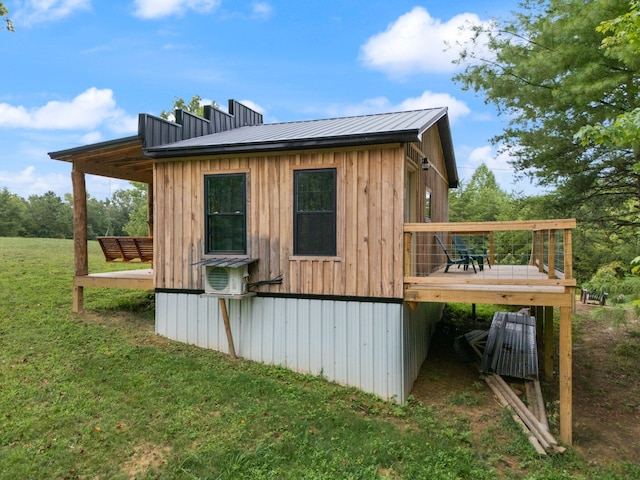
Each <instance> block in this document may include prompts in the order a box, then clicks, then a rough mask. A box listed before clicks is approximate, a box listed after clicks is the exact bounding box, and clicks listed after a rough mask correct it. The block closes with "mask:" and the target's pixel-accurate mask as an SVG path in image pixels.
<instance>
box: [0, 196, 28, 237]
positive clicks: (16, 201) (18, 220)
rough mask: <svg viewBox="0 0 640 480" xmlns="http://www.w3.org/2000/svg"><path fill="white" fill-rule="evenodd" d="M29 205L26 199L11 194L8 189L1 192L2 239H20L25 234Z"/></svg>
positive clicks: (0, 218) (0, 227)
mask: <svg viewBox="0 0 640 480" xmlns="http://www.w3.org/2000/svg"><path fill="white" fill-rule="evenodd" d="M26 211H27V205H26V202H25V201H24V199H23V198H22V197H20V196H18V195H16V194H14V193H9V190H8V189H7V187H4V188H3V189H2V190H0V237H19V236H20V235H22V234H24V232H25V226H24V222H25V215H26Z"/></svg>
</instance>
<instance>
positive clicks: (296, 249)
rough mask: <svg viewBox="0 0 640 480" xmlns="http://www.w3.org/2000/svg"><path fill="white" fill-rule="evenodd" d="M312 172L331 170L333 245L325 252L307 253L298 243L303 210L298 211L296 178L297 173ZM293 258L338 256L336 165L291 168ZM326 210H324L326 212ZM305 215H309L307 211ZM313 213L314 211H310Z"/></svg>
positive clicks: (297, 176)
mask: <svg viewBox="0 0 640 480" xmlns="http://www.w3.org/2000/svg"><path fill="white" fill-rule="evenodd" d="M313 172H317V173H320V172H331V173H333V210H332V211H331V214H332V217H333V227H334V228H333V245H332V247H333V248H332V249H331V251H326V252H309V253H301V252H300V250H299V245H298V240H299V239H298V221H299V216H300V215H302V214H303V212H299V211H298V195H297V193H298V190H297V187H298V178H299V175H302V174H305V173H313ZM292 180H293V181H292V185H293V189H292V190H293V205H292V210H293V245H292V250H293V255H292V257H293V258H296V259H308V258H313V257H317V258H322V259H328V258H339V257H338V168H337V167H336V166H322V165H317V166H316V165H314V166H313V167H311V168H295V169H293V179H292ZM326 213H327V212H324V214H326ZM306 215H309V212H307V214H306ZM311 215H314V213H311ZM315 215H323V213H315Z"/></svg>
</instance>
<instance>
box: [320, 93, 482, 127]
mask: <svg viewBox="0 0 640 480" xmlns="http://www.w3.org/2000/svg"><path fill="white" fill-rule="evenodd" d="M439 107H448V109H449V111H448V113H449V120H450V122H451V123H455V122H457V121H458V120H459V119H460V118H462V117H464V116H465V115H468V114H469V113H470V112H471V110H470V109H469V107H468V106H467V104H466V103H464V102H463V101H461V100H458V99H457V98H455V97H453V96H451V95H449V94H448V93H437V92H430V91H429V90H425V91H424V92H423V93H422V94H421V95H420V96H418V97H411V98H407V99H405V100H403V101H401V102H400V103H393V102H391V101H390V100H389V99H388V98H387V97H384V96H380V97H373V98H367V99H365V100H363V101H362V102H360V103H358V104H353V105H335V104H334V105H331V106H329V107H328V108H326V109H324V110H323V113H324V114H325V115H329V116H332V117H337V116H353V115H369V114H373V113H384V112H400V111H405V110H422V109H425V108H439Z"/></svg>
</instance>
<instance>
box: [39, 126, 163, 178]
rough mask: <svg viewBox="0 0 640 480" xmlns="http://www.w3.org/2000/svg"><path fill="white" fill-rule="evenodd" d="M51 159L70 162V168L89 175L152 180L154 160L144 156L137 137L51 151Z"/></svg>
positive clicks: (140, 142)
mask: <svg viewBox="0 0 640 480" xmlns="http://www.w3.org/2000/svg"><path fill="white" fill-rule="evenodd" d="M49 157H50V158H52V159H53V160H61V161H64V162H70V163H72V164H73V169H74V170H75V171H79V172H82V173H88V174H91V175H100V176H103V177H109V178H118V179H121V180H127V181H132V182H142V183H149V184H150V183H152V182H153V160H152V159H150V158H147V157H145V156H144V154H143V151H142V141H141V140H140V138H139V137H138V136H137V135H136V136H131V137H124V138H119V139H117V140H110V141H107V142H100V143H94V144H92V145H86V146H82V147H76V148H70V149H67V150H60V151H57V152H50V153H49Z"/></svg>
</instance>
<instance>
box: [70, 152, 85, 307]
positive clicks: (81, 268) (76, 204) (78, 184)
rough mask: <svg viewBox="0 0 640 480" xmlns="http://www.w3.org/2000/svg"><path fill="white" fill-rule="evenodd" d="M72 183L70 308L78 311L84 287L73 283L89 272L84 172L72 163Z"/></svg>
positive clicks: (81, 303) (82, 300) (82, 302)
mask: <svg viewBox="0 0 640 480" xmlns="http://www.w3.org/2000/svg"><path fill="white" fill-rule="evenodd" d="M71 182H72V184H73V259H74V285H73V300H72V305H71V310H72V311H73V312H74V313H79V312H81V311H82V310H83V304H84V289H83V287H80V286H77V285H76V284H75V277H79V276H85V275H88V274H89V260H88V258H89V257H88V254H87V187H86V183H85V178H84V173H83V172H81V171H78V170H76V165H75V163H74V165H73V170H72V171H71Z"/></svg>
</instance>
